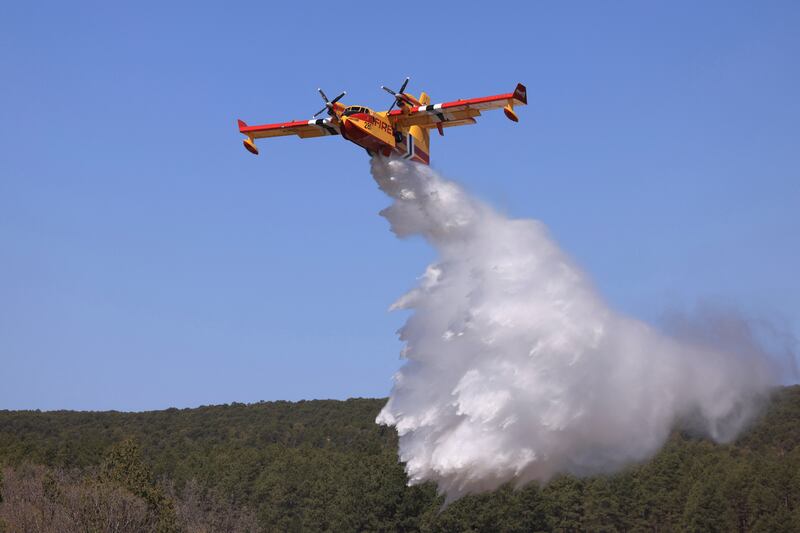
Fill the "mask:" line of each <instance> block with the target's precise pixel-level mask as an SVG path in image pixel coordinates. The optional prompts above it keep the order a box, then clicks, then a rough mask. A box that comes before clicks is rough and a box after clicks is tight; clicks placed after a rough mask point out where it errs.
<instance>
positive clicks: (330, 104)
mask: <svg viewBox="0 0 800 533" xmlns="http://www.w3.org/2000/svg"><path fill="white" fill-rule="evenodd" d="M317 90H318V91H319V95H320V96H321V97H322V99H323V100H324V101H325V107H323V108H322V109H320V110H319V111H317V112H316V113H314V116H315V117H316V116H318V115H319V114H320V113H322V112H323V111H325V110H326V109H327V110H328V114H329V115H333V104H335V103H336V102H338V101H339V100H341V99H342V97H343V96H344V95H346V94H347V92H345V91H342V94H340V95H339V96H337V97H336V98H334V99H333V100H330V101H328V97H327V96H325V93H324V92H323V91H322V89H317Z"/></svg>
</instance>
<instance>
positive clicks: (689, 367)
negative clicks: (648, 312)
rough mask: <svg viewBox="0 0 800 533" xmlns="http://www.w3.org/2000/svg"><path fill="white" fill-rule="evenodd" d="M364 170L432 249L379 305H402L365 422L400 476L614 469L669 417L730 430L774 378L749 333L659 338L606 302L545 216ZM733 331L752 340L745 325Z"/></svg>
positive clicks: (387, 165) (651, 443)
mask: <svg viewBox="0 0 800 533" xmlns="http://www.w3.org/2000/svg"><path fill="white" fill-rule="evenodd" d="M372 174H373V177H374V178H375V180H376V182H377V183H378V186H379V187H380V189H381V190H383V191H384V192H385V193H386V194H388V195H389V196H390V197H391V198H392V199H393V200H394V201H393V203H392V204H391V205H390V206H389V207H388V208H386V209H384V210H383V211H382V212H381V215H382V216H384V217H385V218H386V219H387V220H388V221H389V223H390V225H391V229H392V231H393V232H394V233H395V234H396V235H397V236H398V237H401V238H402V237H408V236H412V235H419V236H422V237H423V238H425V239H426V240H427V241H428V242H429V243H430V244H431V245H432V246H433V247H434V248H435V250H436V252H437V254H438V258H437V260H436V262H435V263H433V264H431V265H429V266H428V267H427V269H426V270H425V272H424V274H423V275H422V277H421V278H420V280H419V283H418V285H417V286H416V287H415V288H414V289H413V290H411V291H410V292H408V293H407V294H405V295H404V296H402V297H401V298H400V299H399V300H397V302H395V303H394V304H393V305H392V309H407V310H411V311H412V312H411V314H410V317H409V318H408V320H407V322H406V324H405V325H404V326H403V327H402V328H401V329H400V331H399V335H400V339H401V340H402V341H403V342H404V349H403V352H402V356H403V357H404V358H405V359H406V362H405V363H404V365H403V366H402V368H401V369H400V370H399V371H398V372H397V374H396V375H395V377H394V386H393V389H392V393H391V396H390V398H389V401H388V403H387V404H386V406H385V407H384V408H383V410H382V411H381V412H380V414H379V416H378V418H377V422H378V423H379V424H385V425H389V426H394V427H395V428H396V430H397V432H398V434H399V439H400V441H399V442H400V448H399V453H400V460H401V461H402V462H404V463H405V468H406V472H407V474H408V477H409V483H411V484H416V483H422V482H426V481H433V482H435V483H436V484H437V485H438V487H439V490H440V491H441V492H443V493H445V494H446V495H447V498H448V500H452V499H455V498H458V497H460V496H462V495H464V494H467V493H475V492H481V491H486V490H493V489H495V488H497V487H499V486H500V485H502V484H504V483H507V482H512V483H515V484H516V485H523V484H525V483H528V482H530V481H539V482H546V481H547V480H548V479H550V478H551V477H552V476H554V475H556V474H559V473H570V474H574V475H591V474H597V473H608V472H613V471H615V470H618V469H620V468H622V467H624V466H625V465H628V464H630V463H632V462H637V461H642V460H645V459H647V458H649V457H651V456H652V455H653V454H655V453H656V452H657V451H658V449H659V448H660V447H661V446H662V444H663V443H664V441H665V440H666V438H667V437H668V435H669V432H670V431H671V429H672V428H673V427H674V426H675V424H676V423H678V422H680V421H682V420H691V421H692V427H693V428H695V429H696V430H698V431H701V432H702V433H704V434H705V435H707V436H709V437H711V438H712V439H715V440H716V441H720V442H725V441H729V440H730V439H732V438H734V437H735V436H736V435H737V434H738V432H739V431H740V430H741V429H742V428H743V427H744V426H745V425H746V424H747V422H748V421H750V420H751V418H752V417H753V415H754V414H755V413H756V412H757V409H758V406H759V400H760V399H763V398H764V395H765V393H766V391H768V390H769V389H770V387H772V386H773V385H774V384H775V383H776V382H777V379H778V372H777V371H776V368H775V366H774V365H773V364H772V363H771V360H770V357H769V356H768V354H767V353H766V352H765V351H764V350H763V349H761V348H760V347H759V344H758V343H757V342H750V343H745V344H741V345H739V346H740V349H730V346H726V345H725V343H720V342H717V341H715V340H714V339H702V338H700V336H698V335H685V336H683V337H682V338H681V337H676V336H668V335H666V334H663V333H661V332H659V331H657V330H656V329H654V328H653V327H651V326H649V325H646V324H644V323H643V322H640V321H638V320H635V319H632V318H629V317H625V316H622V315H620V314H619V313H616V312H614V311H612V310H611V309H610V308H609V307H608V305H607V304H606V303H604V301H603V299H602V298H601V297H600V296H599V295H598V293H597V291H596V290H595V289H594V287H593V286H592V285H591V283H590V281H589V280H588V278H587V276H586V275H585V274H584V273H583V272H582V271H581V270H580V269H579V268H578V267H577V266H576V265H575V264H574V263H573V262H572V261H571V260H570V258H569V257H567V256H566V254H565V253H564V252H563V251H561V250H560V249H559V247H558V246H557V245H556V244H555V243H554V242H553V240H552V239H551V238H550V236H549V235H548V232H547V230H546V228H545V226H544V225H543V224H542V223H540V222H538V221H535V220H515V219H510V218H508V217H505V216H503V215H502V214H499V213H498V212H496V211H494V210H493V209H491V208H490V207H488V206H487V205H485V204H483V203H482V202H480V201H478V200H476V199H474V198H473V197H471V196H470V195H469V194H467V193H466V192H465V191H464V190H463V189H462V188H461V187H459V186H458V185H457V184H455V183H454V182H452V181H448V180H445V179H443V178H442V177H440V176H439V175H438V174H436V173H435V172H434V171H433V170H431V169H430V168H428V167H424V166H420V165H416V164H413V163H408V162H405V161H402V160H395V159H392V160H387V159H383V158H374V159H373V162H372ZM690 322H691V321H690ZM684 326H686V325H684ZM742 328H744V329H742ZM683 329H684V330H686V331H690V330H691V329H692V328H689V327H683ZM701 329H702V328H701ZM734 329H735V334H736V335H739V336H740V338H742V339H750V340H752V338H753V336H752V335H749V334H748V332H747V324H746V323H743V324H742V325H740V327H738V328H734ZM695 333H696V332H695ZM723 333H724V332H723ZM722 336H723V337H724V339H735V338H736V337H735V336H731V335H730V334H723V335H722Z"/></svg>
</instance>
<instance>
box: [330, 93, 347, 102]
mask: <svg viewBox="0 0 800 533" xmlns="http://www.w3.org/2000/svg"><path fill="white" fill-rule="evenodd" d="M346 94H347V92H346V91H342V94H340V95H339V96H337V97H336V98H334V99H333V100H331V103H332V104H335V103H336V102H338V101H339V100H341V99H342V96H344V95H346Z"/></svg>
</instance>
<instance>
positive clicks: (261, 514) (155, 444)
mask: <svg viewBox="0 0 800 533" xmlns="http://www.w3.org/2000/svg"><path fill="white" fill-rule="evenodd" d="M384 403H385V400H383V399H351V400H347V401H331V400H318V401H301V402H296V403H291V402H262V403H257V404H250V405H244V404H230V405H220V406H206V407H199V408H196V409H167V410H164V411H153V412H145V413H120V412H70V411H55V412H38V411H0V467H2V479H1V480H0V487H2V492H1V493H0V494H1V495H2V501H0V532H3V531H28V530H30V531H33V530H39V531H64V530H81V531H88V530H98V531H105V530H109V526H108V524H111V523H113V524H116V525H117V526H116V527H117V530H118V531H150V530H152V531H336V532H340V531H487V532H488V531H492V532H495V531H519V532H523V531H525V532H528V531H800V447H798V443H799V442H800V386H795V387H787V388H783V389H780V390H778V391H776V392H775V394H774V396H773V398H772V400H771V402H770V404H769V405H768V406H766V407H765V413H764V415H763V416H762V417H761V418H760V419H759V420H758V421H757V422H756V423H755V424H754V425H753V426H752V427H751V428H750V429H749V430H748V431H747V432H746V433H744V434H743V435H741V436H740V438H739V439H738V440H737V441H736V442H734V443H732V444H728V445H717V444H713V443H711V442H709V441H707V440H705V439H702V438H699V437H696V436H692V435H690V434H688V433H685V432H681V431H677V430H676V431H675V432H674V433H673V435H672V436H671V438H670V440H669V441H668V443H667V444H666V446H665V447H664V449H663V450H662V451H661V452H660V453H659V454H658V455H657V456H656V457H654V458H653V459H652V460H651V461H648V462H647V463H645V464H640V465H632V466H631V467H630V468H628V469H627V470H625V471H624V472H620V473H617V474H614V475H609V476H599V477H593V478H586V479H578V478H574V477H570V476H562V477H559V478H557V479H554V480H552V481H551V482H550V483H549V484H547V485H546V486H544V487H539V486H537V485H528V486H526V487H522V488H518V489H515V488H514V487H510V486H506V487H503V488H501V489H500V490H497V491H495V492H493V493H490V494H482V495H477V496H468V497H465V498H463V499H461V500H458V501H457V502H455V503H453V504H451V505H448V506H446V507H443V498H442V497H440V496H437V494H436V489H435V487H433V486H432V485H429V484H428V485H422V486H416V487H407V486H406V477H405V474H404V472H403V467H402V465H401V464H399V463H398V460H397V436H396V434H395V433H394V430H393V429H388V428H385V427H381V426H378V425H376V424H375V422H374V420H375V416H376V415H377V413H378V411H379V410H380V408H381V407H382V406H383V404H384ZM126 528H127V529H126Z"/></svg>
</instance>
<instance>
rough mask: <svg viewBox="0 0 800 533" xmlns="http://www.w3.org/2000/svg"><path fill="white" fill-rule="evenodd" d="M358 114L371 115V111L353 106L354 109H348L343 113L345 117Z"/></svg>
mask: <svg viewBox="0 0 800 533" xmlns="http://www.w3.org/2000/svg"><path fill="white" fill-rule="evenodd" d="M357 113H369V110H367V108H366V107H358V106H352V107H348V108H347V109H345V110H344V113H342V114H343V115H344V116H346V117H348V116H350V115H355V114H357Z"/></svg>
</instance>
